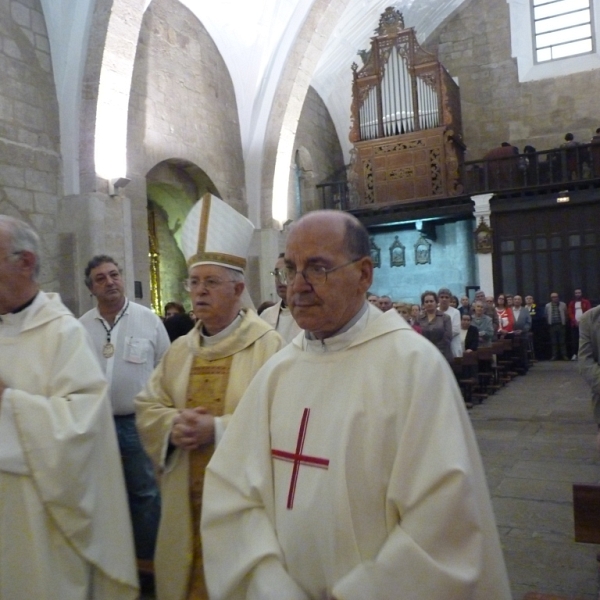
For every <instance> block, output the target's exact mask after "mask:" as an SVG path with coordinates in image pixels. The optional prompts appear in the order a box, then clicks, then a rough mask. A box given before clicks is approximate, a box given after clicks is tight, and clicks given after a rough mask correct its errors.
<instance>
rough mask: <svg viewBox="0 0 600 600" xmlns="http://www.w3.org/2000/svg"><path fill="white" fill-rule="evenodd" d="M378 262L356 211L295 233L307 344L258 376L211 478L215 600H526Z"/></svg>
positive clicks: (434, 362)
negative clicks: (518, 596) (382, 289)
mask: <svg viewBox="0 0 600 600" xmlns="http://www.w3.org/2000/svg"><path fill="white" fill-rule="evenodd" d="M369 250H370V244H369V235H368V233H367V231H366V229H365V228H364V227H363V226H362V225H361V224H360V222H359V221H358V220H357V219H355V218H354V217H352V216H351V215H349V214H347V213H344V212H342V211H315V212H310V213H308V214H307V215H305V216H303V217H302V218H301V219H299V220H298V221H297V222H296V223H295V224H294V225H293V227H292V228H291V230H290V233H289V237H288V241H287V246H286V252H285V264H286V271H285V272H286V279H287V283H288V296H287V297H288V303H289V305H290V309H291V311H292V313H293V314H294V317H295V318H296V320H297V322H298V324H299V325H300V326H301V327H302V328H303V329H304V330H305V334H304V335H303V336H297V337H296V338H294V340H293V341H292V343H291V344H288V345H287V346H286V347H285V348H284V349H283V350H281V351H280V352H278V353H277V354H275V355H274V356H273V357H272V358H271V359H270V360H269V362H268V363H267V364H266V365H265V366H264V367H263V368H262V369H261V370H260V371H259V373H258V374H257V375H256V377H255V378H254V379H253V381H252V383H251V384H250V386H249V387H248V389H247V391H246V393H245V394H244V397H243V398H242V400H241V402H240V404H239V406H238V407H237V409H236V412H235V413H234V415H233V417H232V419H231V422H230V424H229V427H228V429H227V431H226V432H225V434H224V436H223V439H222V440H221V443H220V444H219V446H218V447H217V449H216V451H215V454H214V456H213V458H212V460H211V462H210V463H209V465H208V468H207V470H206V476H205V483H204V500H203V516H202V536H203V544H204V553H205V554H204V556H205V573H206V578H207V583H208V588H209V592H210V598H211V599H212V600H224V599H228V600H233V599H238V598H240V599H241V598H244V599H247V600H259V599H260V600H275V599H277V600H279V599H282V598H285V600H325V599H332V598H339V599H341V598H343V599H344V600H365V599H367V598H368V599H374V598H378V599H380V600H396V599H398V598H423V599H424V598H427V599H428V600H434V599H435V600H464V599H465V598H469V599H470V600H509V598H510V597H511V593H510V588H509V585H508V579H507V575H506V570H505V567H504V561H503V558H502V551H501V548H500V543H499V539H498V532H497V530H496V527H495V524H494V517H493V513H492V508H491V502H490V498H489V494H488V491H487V484H486V479H485V474H484V472H483V466H482V464H481V459H480V457H479V451H478V449H477V443H476V440H475V436H474V433H473V430H472V427H471V424H470V421H469V417H468V415H467V412H466V411H465V409H464V402H463V399H462V396H461V394H460V391H459V390H458V387H457V385H456V381H455V379H454V375H453V374H452V371H451V370H450V368H449V366H448V363H447V361H446V360H445V359H444V357H443V356H442V354H441V353H439V352H437V351H436V350H435V349H433V348H432V346H431V344H430V343H429V342H428V341H427V340H426V339H425V338H423V337H422V336H420V335H419V334H418V333H417V332H415V331H414V330H413V329H412V327H411V326H410V325H408V324H407V323H406V322H405V321H404V320H403V319H402V318H401V317H400V316H399V315H398V313H397V312H396V311H394V310H390V311H387V312H386V313H382V312H381V311H380V310H379V309H377V308H375V307H373V306H372V305H370V304H369V303H368V302H367V301H366V298H365V293H366V291H367V290H368V289H369V286H370V285H371V283H372V279H373V262H372V259H371V257H370V251H369ZM432 400H433V401H432Z"/></svg>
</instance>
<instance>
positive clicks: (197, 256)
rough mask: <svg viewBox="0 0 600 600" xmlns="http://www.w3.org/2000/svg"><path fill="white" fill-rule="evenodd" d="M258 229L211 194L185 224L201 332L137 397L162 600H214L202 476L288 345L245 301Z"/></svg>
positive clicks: (179, 346) (173, 351)
mask: <svg viewBox="0 0 600 600" xmlns="http://www.w3.org/2000/svg"><path fill="white" fill-rule="evenodd" d="M253 229H254V227H253V225H252V223H250V221H248V219H246V218H245V217H243V216H242V215H240V214H239V213H238V212H236V211H235V210H234V209H233V208H231V207H230V206H228V205H227V204H225V202H223V201H222V200H220V199H218V198H216V197H214V196H211V195H210V194H207V195H205V196H204V197H203V198H202V200H200V201H199V202H198V203H197V204H196V206H195V207H194V208H193V209H192V211H191V212H190V214H189V215H188V217H187V218H186V221H185V223H184V226H183V230H182V245H183V249H184V255H185V256H186V259H187V262H188V269H189V271H188V273H189V277H188V279H187V280H186V281H185V288H186V290H188V291H189V293H190V297H191V300H192V306H193V309H194V313H195V315H196V317H197V319H198V321H197V324H196V326H195V328H194V329H193V330H192V331H191V332H190V333H189V334H187V335H185V336H182V337H180V338H178V339H177V340H175V342H174V343H173V345H172V346H171V347H170V348H169V350H168V351H167V353H166V354H165V356H164V358H163V360H162V362H161V363H160V365H159V366H158V368H157V369H156V370H155V371H154V373H153V374H152V376H151V378H150V380H149V382H148V384H147V386H146V388H145V389H144V391H143V392H142V393H141V394H139V395H138V397H137V398H136V411H137V424H138V428H139V431H140V436H141V438H142V442H143V444H144V446H145V448H146V451H147V452H148V455H149V456H150V457H151V459H152V460H153V462H154V464H155V466H156V468H157V470H158V471H159V472H160V473H161V477H160V489H161V496H162V517H161V522H160V527H159V532H158V540H157V545H156V554H155V576H156V591H157V597H158V598H194V600H201V599H205V598H208V596H207V593H206V589H205V585H204V574H203V566H202V541H201V539H200V513H201V508H202V484H203V480H204V469H205V468H206V465H207V463H208V461H209V459H210V457H211V456H212V453H213V451H214V448H215V445H216V444H218V443H219V441H220V439H221V437H222V435H223V433H224V430H225V428H226V427H227V423H228V421H229V418H230V417H231V414H232V413H233V411H234V409H235V408H236V406H237V404H238V402H239V400H240V398H241V397H242V394H243V393H244V391H245V389H246V387H247V386H248V384H249V383H250V381H251V380H252V378H253V377H254V374H255V373H256V371H258V369H260V367H261V366H262V365H263V364H264V363H265V362H266V361H267V359H269V358H270V357H271V356H272V355H273V354H274V353H275V352H277V350H279V349H280V348H281V347H282V346H283V340H282V339H281V337H280V336H279V334H277V333H276V332H275V331H274V330H273V328H272V327H271V326H270V325H268V324H267V323H265V322H264V321H263V320H262V319H261V318H260V317H258V316H257V315H256V313H255V312H254V311H253V310H251V309H248V308H247V306H248V305H247V304H246V303H245V301H244V293H245V284H244V272H243V271H244V269H245V267H246V256H247V251H248V247H249V245H250V241H251V238H252V232H253Z"/></svg>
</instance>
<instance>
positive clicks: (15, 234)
mask: <svg viewBox="0 0 600 600" xmlns="http://www.w3.org/2000/svg"><path fill="white" fill-rule="evenodd" d="M0 228H2V229H4V230H5V231H7V232H8V234H9V236H10V240H9V251H10V253H11V254H19V253H21V252H31V253H32V254H33V255H34V256H35V267H34V271H33V278H34V280H35V279H37V277H38V275H39V274H40V238H39V236H38V234H37V233H36V232H35V231H34V230H33V227H31V225H29V224H28V223H25V221H21V220H20V219H15V218H14V217H9V216H8V215H0Z"/></svg>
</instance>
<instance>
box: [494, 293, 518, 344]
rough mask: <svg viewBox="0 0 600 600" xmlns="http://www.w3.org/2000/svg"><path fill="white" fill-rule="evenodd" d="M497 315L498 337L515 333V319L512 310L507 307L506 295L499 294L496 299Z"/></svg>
mask: <svg viewBox="0 0 600 600" xmlns="http://www.w3.org/2000/svg"><path fill="white" fill-rule="evenodd" d="M496 313H497V314H498V335H499V336H505V335H506V334H507V333H512V332H513V325H514V324H515V317H514V315H513V312H512V308H510V306H507V305H506V295H505V294H498V297H497V298H496Z"/></svg>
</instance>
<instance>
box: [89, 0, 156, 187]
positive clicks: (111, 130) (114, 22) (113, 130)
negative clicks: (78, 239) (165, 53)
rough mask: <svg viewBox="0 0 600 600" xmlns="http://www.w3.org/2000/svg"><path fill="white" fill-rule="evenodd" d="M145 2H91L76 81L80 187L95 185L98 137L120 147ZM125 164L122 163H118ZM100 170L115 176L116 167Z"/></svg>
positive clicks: (123, 144) (124, 142) (122, 146)
mask: <svg viewBox="0 0 600 600" xmlns="http://www.w3.org/2000/svg"><path fill="white" fill-rule="evenodd" d="M146 4H147V3H146V2H142V1H140V0H97V2H96V6H95V10H94V14H93V17H92V24H91V27H90V37H89V43H88V51H87V58H86V63H85V69H84V75H83V86H82V106H81V128H80V145H79V177H80V180H79V183H80V190H81V193H89V192H93V191H96V190H97V189H98V187H99V186H98V183H99V182H98V181H97V179H96V174H97V173H98V169H99V165H98V164H97V157H96V147H97V144H98V143H100V144H101V143H106V144H107V145H110V146H112V147H113V148H114V149H115V150H116V149H123V152H125V151H126V148H127V115H128V107H129V93H130V88H131V77H132V73H133V66H134V62H135V54H136V49H137V44H138V38H139V34H140V29H141V25H142V18H143V16H144V12H145V9H146ZM119 160H121V161H125V160H126V155H125V154H123V155H122V156H121V155H119ZM125 166H126V164H125V163H124V164H123V165H122V168H123V169H124V168H125ZM102 168H103V167H102V166H100V169H102ZM105 175H107V176H109V177H110V176H115V177H116V176H119V175H118V173H116V172H114V173H106V174H105ZM121 175H126V173H124V172H123V173H121Z"/></svg>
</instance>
